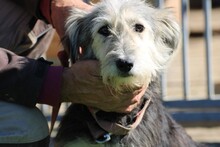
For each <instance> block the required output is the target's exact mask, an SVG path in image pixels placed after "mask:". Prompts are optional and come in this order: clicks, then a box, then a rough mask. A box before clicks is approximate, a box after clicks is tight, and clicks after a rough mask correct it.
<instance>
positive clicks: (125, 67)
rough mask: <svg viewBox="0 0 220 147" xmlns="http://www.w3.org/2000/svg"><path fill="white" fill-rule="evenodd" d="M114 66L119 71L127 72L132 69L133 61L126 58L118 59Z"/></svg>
mask: <svg viewBox="0 0 220 147" xmlns="http://www.w3.org/2000/svg"><path fill="white" fill-rule="evenodd" d="M116 66H117V68H118V69H119V70H120V71H121V72H123V73H128V72H129V71H130V70H131V69H132V67H133V63H131V62H129V61H126V60H122V59H118V60H117V61H116Z"/></svg>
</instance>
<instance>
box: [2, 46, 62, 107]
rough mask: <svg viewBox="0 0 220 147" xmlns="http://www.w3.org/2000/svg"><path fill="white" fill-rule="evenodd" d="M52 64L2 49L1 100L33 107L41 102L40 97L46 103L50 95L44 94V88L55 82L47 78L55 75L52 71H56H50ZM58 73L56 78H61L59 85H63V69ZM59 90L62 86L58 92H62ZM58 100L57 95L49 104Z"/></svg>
mask: <svg viewBox="0 0 220 147" xmlns="http://www.w3.org/2000/svg"><path fill="white" fill-rule="evenodd" d="M50 64H51V63H50V62H48V61H45V60H42V59H39V60H34V59H29V58H26V57H22V56H18V55H16V54H14V53H12V52H10V51H8V50H5V49H3V48H0V99H2V100H6V101H10V102H15V103H18V104H22V105H26V106H30V107H32V106H35V104H36V103H37V102H38V101H39V95H40V96H41V101H42V102H44V100H43V99H44V98H45V96H47V95H48V94H45V92H44V93H43V94H42V91H44V90H43V89H42V88H48V87H46V86H48V85H49V84H48V83H49V82H50V81H53V80H52V79H50V80H48V79H47V78H48V77H49V74H52V73H53V72H51V71H55V70H51V69H50V70H49V67H50ZM48 71H50V72H48ZM57 72H58V73H57V74H56V76H54V78H57V77H60V78H58V79H57V80H58V81H59V82H57V84H61V69H60V70H57ZM55 80H56V79H55ZM44 81H45V82H44ZM53 82H55V81H53ZM44 83H47V84H46V85H45V84H44ZM52 84H53V83H52ZM59 88H60V86H57V90H60V89H59ZM58 98H59V96H58V95H57V96H56V98H54V99H51V101H52V102H47V103H49V104H50V103H51V104H53V103H54V102H58V101H59V99H58ZM45 99H46V98H45ZM53 101H54V102H53Z"/></svg>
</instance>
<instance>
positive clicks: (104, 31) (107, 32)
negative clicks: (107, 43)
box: [98, 26, 111, 37]
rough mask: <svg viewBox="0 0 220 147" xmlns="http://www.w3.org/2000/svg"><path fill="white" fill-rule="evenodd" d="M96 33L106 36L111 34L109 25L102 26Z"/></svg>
mask: <svg viewBox="0 0 220 147" xmlns="http://www.w3.org/2000/svg"><path fill="white" fill-rule="evenodd" d="M98 33H99V34H101V35H103V36H105V37H107V36H109V35H110V34H111V32H110V30H109V26H103V27H101V28H100V29H99V30H98Z"/></svg>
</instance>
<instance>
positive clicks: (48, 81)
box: [38, 66, 63, 106]
mask: <svg viewBox="0 0 220 147" xmlns="http://www.w3.org/2000/svg"><path fill="white" fill-rule="evenodd" d="M62 73H63V67H61V66H50V67H49V69H48V72H47V75H46V76H45V80H44V83H43V86H42V89H41V92H40V95H39V99H38V103H41V104H48V105H51V106H58V105H59V104H60V103H61V100H60V91H61V82H62Z"/></svg>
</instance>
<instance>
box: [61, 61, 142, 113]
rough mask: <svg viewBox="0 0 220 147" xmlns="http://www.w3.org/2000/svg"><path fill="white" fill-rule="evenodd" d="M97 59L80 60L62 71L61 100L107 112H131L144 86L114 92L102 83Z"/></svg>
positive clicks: (138, 100) (137, 102)
mask: <svg viewBox="0 0 220 147" xmlns="http://www.w3.org/2000/svg"><path fill="white" fill-rule="evenodd" d="M99 73H100V68H99V62H98V61H93V60H89V61H80V62H77V63H75V64H73V65H72V67H71V68H67V69H65V70H64V72H63V83H62V90H61V100H62V101H63V102H72V103H79V104H84V105H87V106H91V107H94V108H97V109H101V110H104V111H107V112H120V113H129V112H131V111H132V110H133V109H134V108H135V107H136V106H137V105H138V104H139V102H140V99H141V97H142V96H143V94H144V92H145V90H146V88H145V87H142V88H141V89H138V90H135V91H133V92H126V93H123V94H122V93H120V94H119V93H116V92H115V91H114V90H113V89H111V88H109V87H108V86H106V85H104V84H103V82H102V79H101V77H100V74H99Z"/></svg>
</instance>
